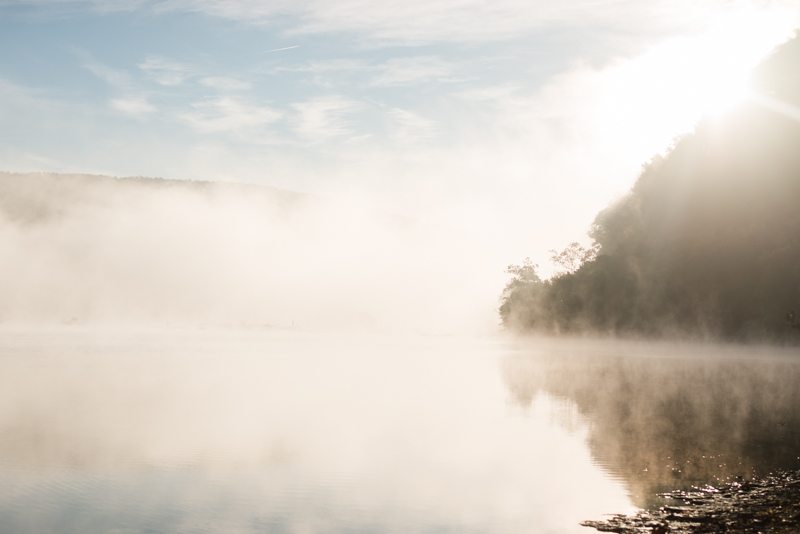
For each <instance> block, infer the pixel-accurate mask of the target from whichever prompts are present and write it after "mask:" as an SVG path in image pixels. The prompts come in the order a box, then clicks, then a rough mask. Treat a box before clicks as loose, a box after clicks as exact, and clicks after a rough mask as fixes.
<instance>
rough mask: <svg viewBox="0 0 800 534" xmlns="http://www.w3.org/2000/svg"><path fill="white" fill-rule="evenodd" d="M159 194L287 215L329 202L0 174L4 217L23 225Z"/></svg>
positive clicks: (157, 183) (262, 188)
mask: <svg viewBox="0 0 800 534" xmlns="http://www.w3.org/2000/svg"><path fill="white" fill-rule="evenodd" d="M159 190H175V191H177V190H180V191H185V192H187V193H192V194H199V195H203V194H211V193H214V194H239V195H244V196H246V197H249V198H251V199H259V200H261V201H264V202H266V203H268V204H270V205H271V206H273V207H276V208H280V209H284V210H289V209H292V208H296V207H300V206H305V205H311V204H314V203H320V202H324V201H325V199H323V197H319V196H316V195H312V194H307V193H298V192H295V191H289V190H286V189H278V188H276V187H271V186H267V185H258V184H244V183H236V182H212V181H198V180H170V179H165V178H148V177H144V176H130V177H115V176H106V175H97V174H59V173H47V172H28V173H12V172H4V171H0V213H3V214H4V215H5V217H6V218H7V219H9V220H11V221H14V222H17V223H23V224H24V223H35V222H44V221H47V220H50V219H51V218H53V217H58V216H61V215H64V214H66V213H67V212H69V211H70V210H71V209H72V208H75V207H77V206H83V205H91V204H95V205H96V204H98V203H104V202H106V201H108V200H109V198H110V197H116V196H117V195H126V194H127V195H135V194H139V193H142V192H145V191H159Z"/></svg>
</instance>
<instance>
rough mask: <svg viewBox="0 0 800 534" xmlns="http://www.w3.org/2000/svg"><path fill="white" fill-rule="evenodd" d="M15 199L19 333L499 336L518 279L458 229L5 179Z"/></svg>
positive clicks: (7, 290)
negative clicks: (144, 330) (508, 287)
mask: <svg viewBox="0 0 800 534" xmlns="http://www.w3.org/2000/svg"><path fill="white" fill-rule="evenodd" d="M0 191H2V198H1V199H0V242H1V243H2V247H3V249H4V250H5V251H6V252H5V261H3V262H2V263H0V276H2V278H3V279H4V280H8V281H13V283H8V284H3V286H2V288H0V320H3V321H7V322H8V321H11V322H15V321H16V322H19V321H22V322H27V323H31V322H46V323H53V322H56V323H57V322H61V321H70V320H73V321H76V322H87V323H95V324H96V323H103V324H108V323H123V324H130V323H134V324H141V323H145V324H153V323H158V324H163V323H164V322H172V323H173V324H174V323H178V324H191V325H195V326H196V325H198V324H206V323H210V324H228V325H238V326H242V325H251V326H261V327H264V326H270V325H271V326H280V327H291V326H292V325H294V326H295V327H300V328H311V329H334V328H335V329H344V330H364V331H411V332H419V333H427V332H453V331H461V332H463V331H466V330H469V331H473V332H492V331H496V330H497V326H496V325H497V319H496V316H495V312H494V309H493V308H494V306H493V304H494V302H495V301H496V298H497V297H496V295H497V292H498V288H499V287H500V286H501V284H502V279H503V274H502V271H501V270H500V269H497V268H496V265H494V264H492V263H491V262H489V261H487V259H486V258H485V257H482V256H481V255H480V254H478V252H477V250H476V249H475V247H474V246H473V243H472V242H471V240H470V238H469V236H468V235H467V234H465V233H464V232H460V231H457V230H455V229H452V228H448V227H445V226H436V225H431V224H422V223H420V222H419V221H416V220H414V219H411V218H408V217H403V216H400V215H397V214H392V213H387V212H380V211H376V210H369V209H366V208H365V207H363V206H359V205H353V204H348V203H345V202H334V201H332V200H330V199H327V198H325V197H316V196H312V195H302V194H298V193H293V192H289V191H281V190H277V189H273V188H268V187H263V186H244V185H235V184H215V183H211V182H203V183H196V182H183V181H165V180H151V179H120V180H118V179H115V178H111V177H99V176H85V175H52V174H9V173H5V174H0ZM475 279H482V280H487V279H488V280H492V279H493V280H496V282H497V285H494V286H493V285H491V284H487V285H478V284H472V283H470V281H471V280H475Z"/></svg>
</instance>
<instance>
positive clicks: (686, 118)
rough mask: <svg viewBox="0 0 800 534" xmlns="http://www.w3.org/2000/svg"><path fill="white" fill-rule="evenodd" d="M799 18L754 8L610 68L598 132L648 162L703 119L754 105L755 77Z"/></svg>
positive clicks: (604, 80) (605, 76)
mask: <svg viewBox="0 0 800 534" xmlns="http://www.w3.org/2000/svg"><path fill="white" fill-rule="evenodd" d="M794 23H795V21H794V17H787V16H786V15H785V13H782V12H780V11H778V10H757V9H755V8H748V9H743V10H740V11H737V12H735V13H731V14H729V15H728V16H726V17H721V18H720V19H719V20H717V22H716V24H714V25H713V26H711V27H708V28H706V29H705V30H704V31H702V32H698V33H696V34H694V35H688V36H682V37H678V38H672V39H670V40H668V41H665V42H662V43H660V44H658V45H655V46H653V47H651V48H650V49H649V50H648V51H647V52H646V53H644V54H642V55H640V56H638V57H636V58H633V59H627V60H620V61H619V62H617V63H616V64H614V65H612V66H610V67H608V68H607V69H605V71H604V72H603V73H602V75H601V81H600V82H599V87H600V88H601V89H600V97H599V99H598V103H597V109H598V111H597V114H596V119H595V120H596V121H597V122H598V129H599V130H600V132H601V134H602V135H605V136H606V137H607V138H608V139H609V140H610V141H609V144H611V143H612V142H613V143H614V144H615V145H616V146H618V147H619V149H620V150H624V151H626V152H628V154H629V156H630V157H631V158H639V161H646V160H647V159H649V158H650V157H652V155H653V154H656V153H660V152H663V151H664V150H666V149H667V148H668V147H669V146H670V145H671V143H672V141H673V139H674V138H675V137H676V136H679V135H681V134H683V133H686V132H689V131H691V130H692V129H693V128H694V126H695V125H696V124H697V122H698V121H699V120H700V119H701V118H702V117H705V116H720V115H723V114H726V113H728V112H729V111H730V110H731V109H732V108H735V107H736V106H737V105H739V104H741V103H742V102H744V101H745V100H747V99H749V98H750V90H749V85H750V73H751V71H752V69H753V68H754V67H755V66H756V65H757V64H758V63H759V61H760V60H761V59H762V58H764V57H765V56H766V55H767V54H768V53H769V52H770V51H771V50H772V49H773V48H774V47H775V46H777V45H778V44H780V43H782V42H784V41H786V40H787V39H788V38H790V37H791V36H792V34H793V30H794Z"/></svg>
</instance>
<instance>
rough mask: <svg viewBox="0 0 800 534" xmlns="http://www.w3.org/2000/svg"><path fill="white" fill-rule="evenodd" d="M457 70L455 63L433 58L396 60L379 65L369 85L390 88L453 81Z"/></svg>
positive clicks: (421, 57) (422, 57)
mask: <svg viewBox="0 0 800 534" xmlns="http://www.w3.org/2000/svg"><path fill="white" fill-rule="evenodd" d="M455 69H456V65H455V63H452V62H448V61H444V60H442V59H441V58H438V57H433V56H420V57H404V58H395V59H390V60H389V61H387V62H385V63H383V64H380V65H377V66H376V68H375V71H376V74H375V76H373V78H372V79H371V80H370V82H369V83H370V85H373V86H377V87H388V86H396V85H414V84H417V83H423V82H425V83H429V82H431V81H450V80H453V78H452V74H453V72H454V71H455Z"/></svg>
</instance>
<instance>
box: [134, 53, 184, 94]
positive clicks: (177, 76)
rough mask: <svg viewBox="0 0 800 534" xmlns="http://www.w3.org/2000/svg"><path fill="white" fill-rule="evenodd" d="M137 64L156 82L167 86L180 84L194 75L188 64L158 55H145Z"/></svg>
mask: <svg viewBox="0 0 800 534" xmlns="http://www.w3.org/2000/svg"><path fill="white" fill-rule="evenodd" d="M138 66H139V68H140V69H142V70H143V71H145V72H146V73H147V74H148V75H150V77H151V78H153V79H154V80H155V81H156V82H157V83H160V84H161V85H167V86H174V85H181V84H182V83H183V82H185V81H186V80H187V79H188V78H190V77H192V76H194V75H195V71H194V69H192V68H191V67H190V66H188V65H184V64H182V63H177V62H174V61H171V60H169V59H166V58H163V57H160V56H153V55H151V56H147V57H146V58H145V60H144V61H143V62H142V63H139V65H138Z"/></svg>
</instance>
